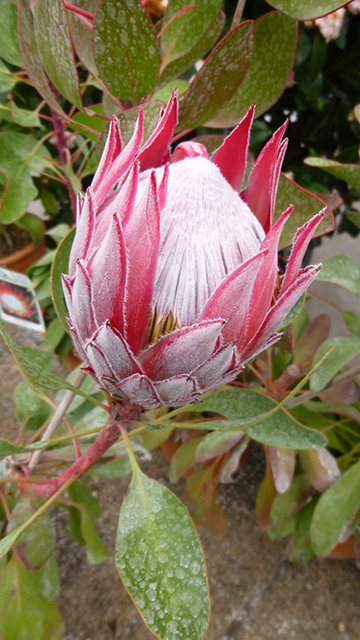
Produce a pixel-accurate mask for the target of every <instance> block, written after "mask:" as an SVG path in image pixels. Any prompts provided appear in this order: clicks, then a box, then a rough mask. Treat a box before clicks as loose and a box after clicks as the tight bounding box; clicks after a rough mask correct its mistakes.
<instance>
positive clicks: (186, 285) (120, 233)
mask: <svg viewBox="0 0 360 640" xmlns="http://www.w3.org/2000/svg"><path fill="white" fill-rule="evenodd" d="M252 117H253V108H251V109H250V110H249V112H248V113H247V115H246V116H245V117H244V119H243V120H242V121H241V122H240V124H239V125H238V126H237V127H236V128H235V129H234V131H233V132H232V133H231V134H230V135H229V136H228V137H227V138H226V139H225V141H224V142H223V144H222V145H221V147H220V148H219V149H218V150H217V151H216V152H215V153H214V154H213V156H212V157H211V159H209V158H208V154H207V151H206V148H205V147H204V146H203V145H201V144H198V143H195V142H185V143H182V144H179V145H178V146H177V147H176V149H175V151H174V153H173V154H172V156H171V155H170V150H169V145H170V141H171V139H172V136H173V133H174V129H175V126H176V123H177V100H176V96H175V95H173V96H172V98H171V99H170V101H169V103H168V105H167V107H166V109H165V111H161V112H160V114H159V117H158V120H157V123H156V125H155V128H154V131H153V133H152V135H151V136H150V138H149V140H148V141H147V142H146V143H145V144H144V146H143V147H141V141H142V127H143V114H142V112H140V115H139V118H138V121H137V123H136V126H135V130H134V134H133V136H132V138H131V140H130V141H129V143H128V144H127V145H126V146H125V148H124V149H122V147H121V138H120V131H119V124H118V121H117V119H116V118H113V119H112V122H111V125H110V130H109V135H108V138H107V142H106V145H105V148H104V152H103V155H102V158H101V161H100V165H99V167H98V170H97V172H96V174H95V176H94V179H93V181H92V185H91V187H90V188H89V189H87V191H86V194H85V198H84V197H83V196H82V195H79V197H78V213H77V230H76V235H75V240H74V244H73V247H72V250H71V255H70V261H69V275H64V276H63V286H64V292H65V296H66V302H67V306H68V310H69V316H70V318H69V325H70V330H71V334H72V336H73V339H74V344H75V347H76V349H77V350H78V353H79V355H80V357H81V358H82V359H83V361H84V363H85V364H86V369H85V370H86V371H87V372H88V373H89V374H90V375H91V376H92V377H93V378H94V379H95V380H97V381H98V382H99V384H100V385H101V386H102V388H103V389H105V390H106V391H107V392H108V393H109V394H110V395H111V396H112V397H113V398H114V399H115V400H118V401H119V402H123V403H126V402H127V403H131V404H132V405H135V407H137V408H151V407H157V406H161V405H165V406H181V405H184V404H189V403H191V402H194V401H195V399H196V398H197V397H198V396H200V395H201V394H203V393H206V392H208V391H210V390H213V389H215V388H217V387H218V386H220V385H222V384H224V383H226V382H229V381H231V380H232V379H234V377H235V376H236V375H237V374H238V373H239V372H240V371H241V370H242V369H243V368H244V364H245V363H246V362H247V361H248V360H249V359H251V358H252V357H253V356H255V355H256V354H257V353H259V352H260V351H262V350H263V349H265V348H266V347H268V346H269V345H271V344H273V343H274V342H275V341H276V340H278V338H279V334H278V333H276V330H277V329H278V328H279V326H281V323H282V321H283V320H284V318H285V316H286V315H287V313H288V312H289V310H290V309H291V308H292V306H293V305H294V304H295V302H296V301H297V300H298V298H299V297H300V296H301V295H302V293H303V292H304V291H305V289H306V288H307V287H308V286H309V284H310V283H311V282H312V280H313V279H314V278H315V276H316V274H317V272H318V271H319V268H320V266H319V265H318V266H310V267H307V268H305V269H301V268H300V266H301V262H302V259H303V256H304V253H305V250H306V248H307V245H308V243H309V241H310V238H311V236H312V235H313V232H314V230H315V228H316V227H317V225H318V223H319V222H320V220H321V219H322V217H323V215H324V214H323V213H320V214H318V215H316V216H315V217H314V218H312V219H311V220H310V221H309V222H307V223H306V224H305V225H304V226H303V227H301V229H299V230H298V232H297V234H296V236H295V239H294V245H293V249H292V253H291V256H290V258H289V261H288V264H287V269H286V272H285V275H284V276H283V277H282V278H281V280H280V279H279V277H278V266H277V265H278V262H277V254H278V241H279V237H280V234H281V230H282V228H283V226H284V224H285V222H286V220H287V219H288V217H289V216H290V213H291V210H292V207H289V208H288V209H287V211H285V212H284V213H283V214H282V216H281V217H280V218H279V219H278V220H277V222H276V223H275V224H273V213H274V203H275V195H276V188H277V183H278V178H279V173H280V166H281V163H282V159H283V156H284V152H285V147H286V143H287V141H286V140H284V141H283V142H281V140H282V137H283V134H284V130H285V126H286V125H284V126H282V127H281V128H280V129H279V130H278V131H276V133H275V134H274V135H273V137H272V138H271V140H270V141H269V142H268V143H267V144H266V146H265V147H264V149H263V150H262V152H261V154H260V155H259V157H258V159H257V161H256V164H255V166H254V168H253V170H252V172H251V175H250V178H249V181H248V185H247V187H246V189H245V190H244V191H242V192H241V193H240V194H239V189H240V186H241V183H242V179H243V174H244V170H245V163H246V156H247V148H248V142H249V132H250V127H251V123H252Z"/></svg>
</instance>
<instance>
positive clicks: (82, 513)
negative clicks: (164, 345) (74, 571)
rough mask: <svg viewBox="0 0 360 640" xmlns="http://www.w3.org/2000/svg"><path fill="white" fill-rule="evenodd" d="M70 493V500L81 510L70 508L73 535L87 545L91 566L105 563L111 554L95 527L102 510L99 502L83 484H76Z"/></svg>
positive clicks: (70, 525) (88, 559)
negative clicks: (95, 521)
mask: <svg viewBox="0 0 360 640" xmlns="http://www.w3.org/2000/svg"><path fill="white" fill-rule="evenodd" d="M68 492H69V495H70V498H71V499H72V500H73V501H74V502H77V503H78V504H79V508H75V507H71V508H70V520H69V528H70V531H71V534H72V535H73V537H74V538H75V540H77V541H78V542H79V543H80V544H83V545H86V559H87V561H88V562H89V563H90V564H98V563H100V562H104V560H106V559H107V558H108V557H109V555H110V554H109V552H108V550H107V549H106V547H105V546H104V544H103V542H102V541H101V538H100V536H99V534H98V532H97V531H96V528H95V525H94V520H95V518H96V517H97V516H98V515H99V513H100V510H101V507H100V503H99V501H98V500H97V499H96V498H94V496H92V495H91V493H90V492H89V491H88V489H87V488H86V486H85V484H84V483H83V482H79V481H77V482H74V483H73V484H72V485H71V486H70V487H69V488H68Z"/></svg>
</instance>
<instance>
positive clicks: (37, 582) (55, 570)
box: [31, 555, 60, 599]
mask: <svg viewBox="0 0 360 640" xmlns="http://www.w3.org/2000/svg"><path fill="white" fill-rule="evenodd" d="M31 577H32V579H33V583H34V586H35V588H36V589H37V591H39V592H40V593H42V595H43V596H45V598H50V599H53V598H57V596H58V595H59V593H60V575H59V566H58V563H57V561H56V558H55V556H54V555H53V556H51V558H50V560H48V562H47V563H46V564H45V565H44V566H43V567H42V568H41V569H39V570H38V571H33V572H32V574H31Z"/></svg>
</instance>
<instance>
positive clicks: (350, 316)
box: [341, 311, 360, 336]
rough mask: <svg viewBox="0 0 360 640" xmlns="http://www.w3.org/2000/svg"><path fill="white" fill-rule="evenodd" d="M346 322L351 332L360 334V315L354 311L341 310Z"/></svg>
mask: <svg viewBox="0 0 360 640" xmlns="http://www.w3.org/2000/svg"><path fill="white" fill-rule="evenodd" d="M341 313H342V314H343V316H344V320H345V324H346V326H347V328H348V329H349V331H350V332H351V333H354V334H355V335H357V336H360V315H359V314H358V313H354V312H353V311H341Z"/></svg>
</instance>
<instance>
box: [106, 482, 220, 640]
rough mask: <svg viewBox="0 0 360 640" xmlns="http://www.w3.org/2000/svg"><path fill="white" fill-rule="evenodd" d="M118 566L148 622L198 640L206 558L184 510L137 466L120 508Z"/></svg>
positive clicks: (160, 631) (168, 634)
mask: <svg viewBox="0 0 360 640" xmlns="http://www.w3.org/2000/svg"><path fill="white" fill-rule="evenodd" d="M117 548H118V552H117V554H116V566H117V568H118V571H119V573H120V576H121V579H122V580H123V582H124V584H125V586H126V588H127V590H128V592H129V594H130V596H131V598H132V599H133V600H134V602H135V605H136V607H137V608H138V610H139V612H140V613H141V616H142V617H143V619H144V621H145V623H146V624H147V626H148V627H149V628H150V629H151V631H152V632H153V633H154V634H156V636H157V637H158V638H161V639H163V640H171V639H173V638H174V637H178V638H188V639H189V640H200V639H201V638H203V636H204V635H205V633H206V631H207V627H208V622H209V615H210V605H209V594H208V585H207V576H206V569H205V562H204V557H203V552H202V548H201V544H200V541H199V539H198V536H197V533H196V530H195V528H194V525H193V523H192V521H191V519H190V516H189V513H188V510H187V509H186V507H184V505H182V504H181V502H180V501H179V500H178V498H176V497H175V496H174V495H173V494H172V493H171V492H170V491H169V490H168V489H167V488H166V487H164V486H163V485H161V484H159V483H158V482H156V481H155V480H152V479H150V478H148V477H147V476H145V475H144V474H143V473H142V472H141V471H140V470H139V469H136V471H135V473H134V476H133V480H132V483H131V485H130V491H129V493H128V495H127V497H126V498H125V500H124V502H123V505H122V507H121V511H120V518H119V525H118V532H117Z"/></svg>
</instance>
